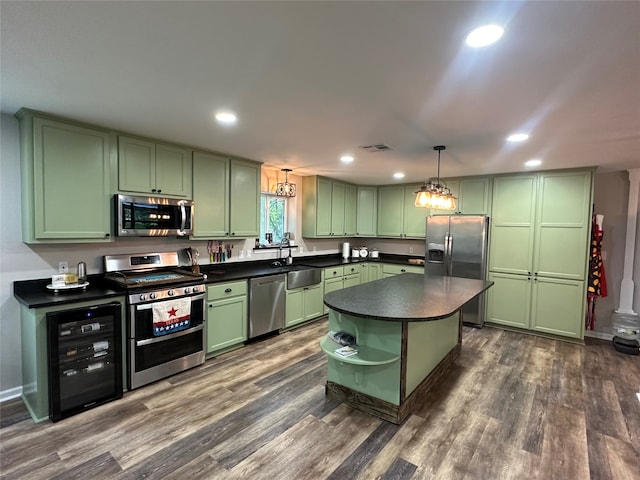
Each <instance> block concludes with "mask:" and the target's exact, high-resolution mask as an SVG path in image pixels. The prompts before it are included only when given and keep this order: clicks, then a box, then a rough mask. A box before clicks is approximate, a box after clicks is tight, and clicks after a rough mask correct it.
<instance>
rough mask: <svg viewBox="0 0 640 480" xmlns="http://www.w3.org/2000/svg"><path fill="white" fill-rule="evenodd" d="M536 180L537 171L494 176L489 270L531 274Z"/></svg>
mask: <svg viewBox="0 0 640 480" xmlns="http://www.w3.org/2000/svg"><path fill="white" fill-rule="evenodd" d="M537 180H538V179H537V176H536V175H517V176H508V177H496V178H494V180H493V210H492V219H491V246H490V248H489V270H491V271H493V272H502V273H517V274H521V275H529V274H531V272H532V270H533V266H532V264H533V238H534V233H535V230H534V222H535V209H536V188H537Z"/></svg>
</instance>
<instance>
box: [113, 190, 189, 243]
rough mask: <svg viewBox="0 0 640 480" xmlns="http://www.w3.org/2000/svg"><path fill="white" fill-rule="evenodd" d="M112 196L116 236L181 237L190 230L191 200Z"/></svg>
mask: <svg viewBox="0 0 640 480" xmlns="http://www.w3.org/2000/svg"><path fill="white" fill-rule="evenodd" d="M114 198H115V211H116V235H117V236H119V237H169V236H174V235H175V236H178V237H184V236H187V235H190V234H191V233H192V230H193V209H194V203H193V201H191V200H177V199H175V198H166V197H137V196H128V195H115V196H114Z"/></svg>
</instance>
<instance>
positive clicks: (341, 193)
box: [331, 182, 347, 237]
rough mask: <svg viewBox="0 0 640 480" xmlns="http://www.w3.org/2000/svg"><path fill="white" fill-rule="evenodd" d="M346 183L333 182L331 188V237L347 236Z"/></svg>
mask: <svg viewBox="0 0 640 480" xmlns="http://www.w3.org/2000/svg"><path fill="white" fill-rule="evenodd" d="M346 187H347V186H346V185H345V184H344V183H339V182H332V186H331V235H334V236H337V237H344V236H345V233H346V231H345V229H344V225H345V224H344V200H345V194H346Z"/></svg>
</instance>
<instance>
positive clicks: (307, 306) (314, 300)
mask: <svg viewBox="0 0 640 480" xmlns="http://www.w3.org/2000/svg"><path fill="white" fill-rule="evenodd" d="M323 307H324V305H323V303H322V284H318V285H314V286H312V287H307V288H305V290H304V319H305V320H311V319H313V318H318V317H320V316H322V315H323V314H324V308H323Z"/></svg>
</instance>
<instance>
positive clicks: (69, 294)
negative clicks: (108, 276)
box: [13, 275, 125, 308]
mask: <svg viewBox="0 0 640 480" xmlns="http://www.w3.org/2000/svg"><path fill="white" fill-rule="evenodd" d="M87 281H88V282H89V285H88V286H87V288H86V289H84V290H80V289H79V290H61V291H59V292H58V293H55V292H54V291H53V290H48V289H47V285H49V284H51V279H50V278H49V279H39V280H24V281H18V282H13V296H14V297H15V298H16V299H17V300H18V301H19V302H20V303H21V304H22V305H25V306H27V307H29V308H41V307H53V306H56V305H65V304H72V303H76V302H85V301H90V300H96V301H101V300H103V299H105V298H110V297H122V296H124V295H125V292H123V291H120V290H116V289H114V288H112V287H111V286H109V285H107V284H106V282H104V280H103V278H102V275H89V276H88V277H87Z"/></svg>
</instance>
